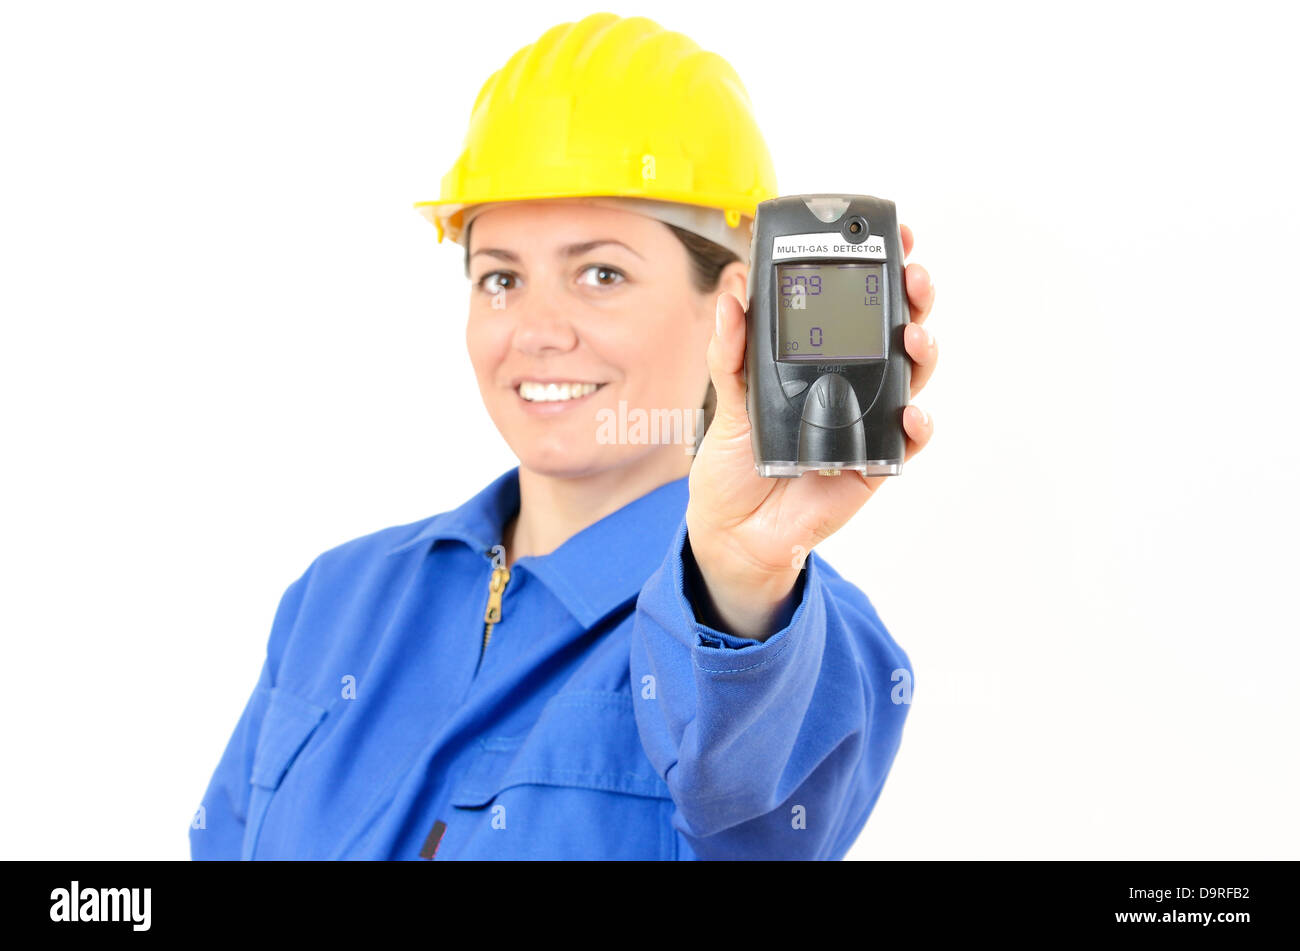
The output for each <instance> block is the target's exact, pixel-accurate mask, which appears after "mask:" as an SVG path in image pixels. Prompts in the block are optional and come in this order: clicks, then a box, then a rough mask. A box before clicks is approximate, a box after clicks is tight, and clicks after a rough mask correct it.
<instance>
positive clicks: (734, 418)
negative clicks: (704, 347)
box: [708, 293, 749, 436]
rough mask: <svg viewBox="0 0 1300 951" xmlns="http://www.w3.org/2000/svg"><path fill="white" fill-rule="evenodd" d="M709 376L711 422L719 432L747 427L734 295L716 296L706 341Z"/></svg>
mask: <svg viewBox="0 0 1300 951" xmlns="http://www.w3.org/2000/svg"><path fill="white" fill-rule="evenodd" d="M708 361H709V376H710V377H711V378H712V380H713V389H714V392H715V393H716V394H717V406H716V408H715V409H714V411H713V423H712V424H711V425H710V428H711V429H712V428H715V427H716V428H717V429H718V433H719V435H722V436H725V435H727V434H729V433H734V432H739V431H742V430H748V428H749V413H748V412H747V411H746V409H745V380H744V377H743V374H744V370H745V308H744V307H743V306H742V305H741V303H740V301H739V300H737V299H736V297H735V295H734V294H728V293H722V294H719V295H718V303H717V323H716V326H715V329H714V334H713V339H712V340H710V341H709V352H708Z"/></svg>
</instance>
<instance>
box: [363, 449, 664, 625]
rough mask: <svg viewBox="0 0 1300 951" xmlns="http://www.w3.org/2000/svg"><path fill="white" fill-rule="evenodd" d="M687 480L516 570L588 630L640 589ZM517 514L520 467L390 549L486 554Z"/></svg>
mask: <svg viewBox="0 0 1300 951" xmlns="http://www.w3.org/2000/svg"><path fill="white" fill-rule="evenodd" d="M688 481H689V480H688V479H687V477H685V476H683V477H682V478H680V479H676V480H674V481H672V482H668V483H665V484H664V485H661V486H659V487H658V488H656V489H653V490H652V491H650V492H648V493H646V494H645V495H643V496H641V497H640V498H639V499H635V500H633V501H632V502H629V503H628V504H627V505H625V506H623V507H622V508H621V509H618V510H617V511H615V512H611V513H610V514H608V515H606V516H605V517H604V518H602V519H600V520H599V521H597V522H595V523H593V524H591V525H588V526H587V527H586V528H584V529H583V530H582V531H580V532H578V533H577V534H576V535H574V536H573V537H572V538H570V539H568V540H567V541H565V542H564V544H562V545H561V546H560V547H559V548H557V549H555V551H553V552H550V553H549V554H546V555H532V556H529V557H526V558H520V559H519V560H518V561H516V562H515V563H514V564H513V565H512V566H511V570H512V571H513V570H515V569H518V568H522V569H525V570H527V571H529V572H531V573H532V574H533V575H535V576H536V577H537V579H538V580H539V581H541V582H542V583H543V584H544V585H546V587H547V588H548V589H550V591H551V593H552V594H554V595H555V596H556V597H557V598H558V599H559V600H560V602H561V603H562V604H564V606H565V608H567V609H568V611H569V613H570V614H572V615H573V616H574V618H576V619H577V620H578V622H579V623H580V624H582V625H583V626H584V627H591V626H592V625H593V624H595V623H596V621H598V620H600V619H601V618H602V617H604V616H605V615H606V614H608V613H609V612H610V611H612V610H614V609H615V608H617V607H619V606H620V605H621V604H623V603H624V602H625V601H627V600H629V599H631V598H635V597H636V596H637V594H639V593H640V591H641V588H642V586H643V585H644V584H645V582H646V580H647V579H648V578H649V577H650V575H651V574H653V573H654V571H655V569H657V568H658V567H659V566H660V564H662V563H663V560H664V557H665V556H666V555H667V554H668V546H669V544H671V542H672V540H673V536H674V534H675V533H676V531H677V529H678V528H679V527H680V525H681V519H682V516H683V515H684V514H685V512H686V502H687V500H688V498H689V485H688ZM518 511H519V467H518V466H516V467H515V468H513V469H511V470H509V471H508V472H505V473H503V474H502V475H500V476H498V477H497V478H496V479H494V480H493V481H492V482H491V483H490V484H488V486H487V487H486V488H484V489H483V490H482V491H480V492H479V493H478V494H477V495H475V496H474V497H473V498H471V499H469V501H467V502H465V503H464V504H463V505H461V506H460V507H459V508H455V509H452V510H450V511H447V512H443V513H441V514H439V515H435V516H433V517H432V518H429V519H427V520H425V521H424V522H422V523H417V525H421V526H422V527H421V528H420V530H419V532H418V533H417V534H416V535H415V536H414V537H412V538H409V539H407V540H406V541H403V542H400V543H399V544H398V545H396V546H395V547H393V548H392V549H390V550H389V554H390V555H395V554H397V553H398V552H403V551H410V550H412V549H417V548H418V549H421V550H422V551H423V553H424V554H426V555H427V554H428V553H429V552H430V551H431V550H432V548H433V546H434V545H435V544H436V543H437V542H438V541H439V540H442V539H454V540H457V541H461V542H464V543H465V544H467V545H469V546H470V547H471V548H473V549H474V550H475V551H478V552H480V553H482V554H483V556H484V557H485V558H489V557H491V548H492V546H493V545H499V544H501V539H502V534H503V530H504V528H505V524H506V522H507V521H509V520H510V518H511V517H512V516H513V515H514V514H515V513H516V512H518Z"/></svg>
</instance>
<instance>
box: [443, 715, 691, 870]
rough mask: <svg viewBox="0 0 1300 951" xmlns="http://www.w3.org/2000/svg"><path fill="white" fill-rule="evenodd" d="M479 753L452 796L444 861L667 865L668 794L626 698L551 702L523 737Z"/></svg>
mask: <svg viewBox="0 0 1300 951" xmlns="http://www.w3.org/2000/svg"><path fill="white" fill-rule="evenodd" d="M479 745H480V749H479V750H478V752H477V753H476V754H475V756H474V758H473V759H472V760H471V762H470V764H469V769H468V771H467V772H466V773H465V775H464V776H463V777H462V779H461V781H460V782H459V783H458V784H457V786H456V787H455V789H454V791H453V792H452V796H451V805H452V806H453V807H454V808H455V813H454V814H453V815H452V816H451V817H450V819H451V821H449V822H448V828H447V833H446V836H447V838H446V841H445V846H444V847H445V848H447V850H448V851H447V853H446V854H448V855H449V857H455V858H532V859H562V858H586V859H604V858H629V859H630V858H641V859H647V858H649V859H653V858H672V857H673V842H674V834H673V831H672V828H671V827H670V825H669V822H670V820H671V816H672V796H671V795H670V793H669V791H668V786H667V784H666V783H665V782H664V781H663V780H662V779H661V778H660V777H659V775H658V774H657V773H656V772H655V770H654V767H653V766H652V765H651V764H650V761H649V759H648V758H647V757H646V755H645V750H644V748H643V747H642V745H641V737H640V734H639V733H638V732H637V726H636V717H635V715H634V713H633V710H632V698H631V696H630V695H629V694H625V693H617V692H608V693H607V692H597V691H578V692H569V693H563V694H560V695H558V696H556V697H554V698H553V699H552V700H550V701H549V702H548V703H547V704H546V706H545V707H544V708H543V710H542V714H541V716H540V717H539V718H538V721H537V723H536V724H535V725H534V726H533V728H532V729H531V730H530V731H529V732H528V733H526V734H523V735H520V736H495V737H486V738H483V739H481V740H480V741H479ZM453 824H454V825H453Z"/></svg>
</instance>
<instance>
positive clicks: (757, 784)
mask: <svg viewBox="0 0 1300 951" xmlns="http://www.w3.org/2000/svg"><path fill="white" fill-rule="evenodd" d="M687 498H688V490H687V480H686V479H685V478H682V479H678V480H676V481H674V482H670V483H667V484H666V485H663V486H660V487H659V488H657V489H655V490H654V491H652V492H650V493H648V494H646V495H644V496H642V497H641V498H639V499H637V500H635V501H633V502H631V503H629V504H628V505H626V506H624V507H623V508H621V509H619V510H618V511H616V512H613V513H612V514H610V515H607V516H605V517H604V518H602V519H601V520H600V521H598V522H596V523H594V524H593V525H591V526H589V527H587V528H585V529H583V530H582V531H580V532H578V533H577V534H575V535H574V536H573V537H572V538H570V539H569V540H568V541H566V542H564V544H562V545H561V546H560V547H559V548H557V549H556V550H555V551H553V552H551V553H549V554H547V555H541V556H529V557H525V558H520V559H519V560H518V561H516V562H515V563H514V564H512V565H511V566H510V568H509V578H508V580H505V585H504V588H503V589H502V590H501V591H500V598H499V605H500V609H499V614H500V620H499V621H497V622H496V623H495V624H493V625H492V626H491V629H490V637H486V638H485V627H486V625H485V610H486V608H487V607H488V606H489V603H490V600H491V599H492V597H493V596H492V594H491V592H490V590H489V589H490V586H491V584H492V579H493V577H494V564H496V565H497V567H498V570H495V575H496V577H497V579H498V586H499V584H500V582H501V581H502V580H504V579H503V572H502V571H500V570H499V566H500V561H499V557H498V560H497V561H496V562H494V558H493V553H492V548H493V546H496V545H499V544H501V541H502V530H503V527H504V526H505V524H506V523H507V522H508V521H509V519H510V518H511V517H512V516H513V515H514V514H515V513H516V512H517V511H518V508H519V479H518V469H517V468H516V469H512V470H510V471H509V472H506V473H505V474H503V475H501V476H500V477H498V478H497V479H496V480H495V481H493V482H492V483H491V484H490V485H489V486H487V488H485V489H484V490H483V491H481V492H480V493H479V494H478V495H476V496H475V497H474V498H472V499H470V500H469V501H468V502H466V503H465V504H464V505H462V506H460V507H459V508H457V509H453V510H451V511H448V512H444V513H442V514H439V515H435V516H432V517H431V518H427V519H424V520H422V521H419V522H414V523H411V524H408V525H400V526H394V527H391V528H386V529H383V530H382V531H378V532H374V533H372V534H369V535H365V536H363V537H361V538H356V539H353V540H352V541H349V542H346V543H345V544H342V545H339V546H337V547H335V548H332V549H330V550H329V551H327V552H325V553H323V554H321V555H320V556H318V557H317V558H316V559H315V561H313V562H312V564H311V565H310V566H309V567H308V568H307V570H306V571H305V572H304V573H303V574H302V576H301V577H300V578H298V579H297V580H296V581H294V582H293V583H292V584H291V585H289V587H288V590H286V591H285V593H284V596H283V598H282V600H281V602H280V605H279V608H278V610H277V611H276V614H275V619H274V622H273V624H272V627H271V633H270V637H269V640H268V643H267V651H266V662H265V664H264V665H263V667H262V671H261V677H260V678H259V680H258V682H257V686H256V688H255V689H254V690H253V693H252V696H251V697H250V698H249V700H248V703H247V706H246V707H245V709H244V711H243V713H242V715H241V716H240V719H239V722H238V724H237V725H236V727H235V730H234V734H233V735H232V736H231V738H230V741H229V743H228V745H227V746H226V749H225V752H224V755H223V756H222V757H221V760H220V762H219V764H218V765H217V768H216V771H215V773H214V774H213V776H212V779H211V782H210V784H209V785H208V788H207V791H206V793H205V794H204V796H203V799H202V804H201V808H200V809H199V810H198V811H197V812H196V813H195V817H194V819H193V820H192V821H191V826H190V832H189V835H190V850H191V855H192V856H193V858H195V859H241V858H242V859H421V858H424V859H428V858H435V859H437V860H444V859H696V858H698V859H767V858H784V859H838V858H842V857H843V856H844V854H845V853H846V852H847V851H848V849H849V847H850V846H851V845H852V844H853V841H854V839H856V838H857V836H858V834H859V833H860V832H861V830H862V827H863V825H864V824H865V823H866V821H867V816H868V815H869V814H870V812H871V810H872V808H873V807H874V805H875V803H876V800H877V798H878V797H879V795H880V792H881V788H882V786H883V784H884V781H885V777H886V775H887V774H888V772H889V768H890V766H891V764H892V763H893V760H894V755H895V753H896V752H897V750H898V745H899V741H900V739H901V735H902V729H903V722H904V719H905V718H906V715H907V710H908V703H907V701H908V700H909V699H910V693H909V691H910V688H911V669H910V663H909V661H908V658H907V656H906V654H904V653H903V651H902V650H901V649H900V648H899V647H898V645H897V644H895V643H894V641H893V639H892V638H891V637H890V635H889V633H888V632H887V631H886V629H885V626H884V625H883V624H882V623H881V621H880V618H879V617H878V616H877V614H876V611H875V609H874V608H873V607H872V605H871V603H870V602H869V601H868V600H867V598H866V596H865V595H864V594H863V593H862V592H861V591H859V590H858V589H857V588H856V587H854V586H853V585H852V584H850V583H849V582H847V581H845V580H844V579H843V578H841V577H840V576H839V575H838V574H836V573H835V572H834V571H833V570H832V569H831V567H830V565H829V564H827V562H826V561H825V560H824V559H823V558H821V557H819V556H817V555H815V554H810V555H809V556H808V558H807V560H806V562H805V564H804V570H803V571H802V572H801V574H800V579H801V580H800V582H799V587H798V588H797V592H798V598H799V600H798V603H797V606H796V607H795V609H794V612H793V614H792V616H791V618H790V621H789V623H788V624H787V625H786V626H785V627H784V628H782V629H781V630H780V631H778V632H776V633H775V634H773V635H772V636H771V637H769V638H768V639H767V640H766V641H758V640H754V639H752V638H749V637H745V636H739V635H736V634H733V633H731V632H724V631H719V630H715V629H714V628H712V627H709V626H707V625H705V624H702V623H700V622H699V621H698V620H696V614H695V611H694V609H693V608H692V605H691V599H690V594H689V592H691V591H692V590H693V586H692V585H690V584H684V580H683V579H684V577H689V576H686V575H684V568H683V557H684V553H683V548H684V546H687V536H686V520H685V511H686V502H687ZM685 557H686V558H690V554H689V547H687V550H686V553H685ZM485 640H486V647H485V646H484V642H485Z"/></svg>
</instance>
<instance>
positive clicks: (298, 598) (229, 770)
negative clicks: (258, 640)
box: [190, 563, 315, 861]
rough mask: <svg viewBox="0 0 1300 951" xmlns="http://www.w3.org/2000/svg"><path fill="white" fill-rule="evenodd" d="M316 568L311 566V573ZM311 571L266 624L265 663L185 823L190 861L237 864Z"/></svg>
mask: <svg viewBox="0 0 1300 951" xmlns="http://www.w3.org/2000/svg"><path fill="white" fill-rule="evenodd" d="M314 567H315V564H314V563H313V565H312V568H314ZM312 568H308V569H307V571H305V572H304V573H303V574H302V576H301V577H300V578H299V579H298V580H297V581H295V582H294V583H293V584H291V585H289V587H288V588H287V589H286V590H285V592H284V594H283V596H281V598H280V605H279V607H278V608H277V609H276V612H275V619H274V621H273V622H272V624H271V635H270V637H269V638H268V639H267V646H266V660H265V661H264V662H263V664H262V671H261V674H260V675H259V677H258V679H257V685H256V686H255V687H254V688H253V693H252V695H251V696H250V697H249V698H248V702H247V703H246V704H245V705H244V710H243V713H241V714H240V717H239V722H238V723H236V724H235V731H234V733H233V734H231V737H230V740H229V741H228V742H227V743H226V749H225V752H224V753H222V755H221V760H220V762H218V763H217V768H216V770H215V771H214V772H213V774H212V779H211V780H210V781H209V782H208V788H207V792H205V793H204V794H203V800H202V802H201V803H200V808H199V809H197V810H196V811H195V813H194V815H193V817H191V820H190V858H191V859H193V860H196V861H197V860H206V859H231V860H238V859H239V857H240V854H241V850H242V847H243V841H244V822H245V819H246V818H247V816H248V802H249V796H250V794H251V789H250V788H249V784H250V779H251V777H252V772H253V756H254V753H255V752H256V750H257V739H258V736H259V735H260V733H261V729H262V721H263V719H264V718H265V716H266V708H267V705H268V703H269V702H270V698H271V688H272V687H273V686H275V680H276V674H277V671H278V669H279V661H280V658H281V657H282V656H283V654H284V646H285V642H286V640H287V638H288V636H289V632H290V631H291V630H292V628H293V625H294V621H295V620H296V618H297V616H298V608H299V607H300V605H301V604H302V596H303V591H304V589H305V588H306V585H307V581H308V576H309V575H310V574H311V571H312Z"/></svg>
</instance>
